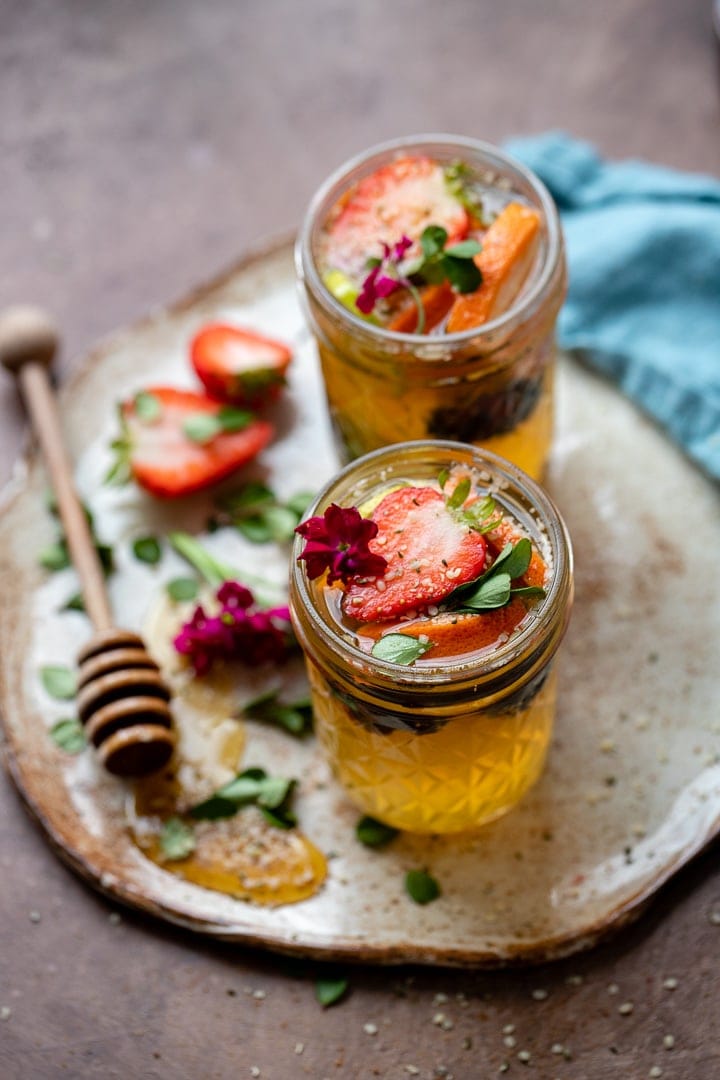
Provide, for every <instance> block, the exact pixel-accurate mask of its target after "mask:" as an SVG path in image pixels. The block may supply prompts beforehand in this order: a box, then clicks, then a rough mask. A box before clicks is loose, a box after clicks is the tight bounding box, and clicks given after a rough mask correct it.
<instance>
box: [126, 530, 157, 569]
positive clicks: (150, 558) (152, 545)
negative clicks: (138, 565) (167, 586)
mask: <svg viewBox="0 0 720 1080" xmlns="http://www.w3.org/2000/svg"><path fill="white" fill-rule="evenodd" d="M132 550H133V555H134V556H135V558H136V559H137V560H138V561H139V562H144V563H149V564H150V565H151V566H154V565H155V564H156V563H159V562H160V559H161V558H162V548H161V547H160V541H159V540H158V539H157V537H155V536H139V537H138V538H137V540H134V541H133V546H132Z"/></svg>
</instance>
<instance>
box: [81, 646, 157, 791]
mask: <svg viewBox="0 0 720 1080" xmlns="http://www.w3.org/2000/svg"><path fill="white" fill-rule="evenodd" d="M78 659H79V664H80V671H79V677H78V686H79V692H78V699H77V705H78V714H79V716H80V719H81V721H82V723H83V725H84V727H85V733H86V735H87V737H88V739H89V740H90V741H91V742H92V743H93V744H94V745H95V747H96V748H97V752H98V757H99V759H100V761H101V762H102V764H103V765H104V766H105V768H106V769H107V770H108V772H111V773H114V774H115V775H116V776H125V777H140V776H147V775H148V774H149V773H152V772H156V771H157V770H158V769H161V768H162V767H163V766H164V765H167V763H168V762H169V760H170V758H171V757H172V753H173V750H174V747H175V733H174V731H173V729H172V715H171V713H170V708H169V706H168V701H169V699H170V691H169V690H168V688H167V686H166V685H165V683H164V682H163V680H162V677H161V675H160V672H159V670H158V666H157V664H156V663H155V661H154V660H153V659H152V658H151V657H150V656H149V655H148V653H147V651H146V649H145V646H144V644H143V641H142V638H140V637H139V636H138V635H137V634H134V633H132V632H131V631H129V630H117V629H114V628H113V629H107V630H101V631H99V632H98V633H96V634H95V635H94V637H93V638H92V639H91V640H90V641H89V642H88V644H87V645H85V647H84V648H83V649H82V651H81V653H80V656H79V658H78Z"/></svg>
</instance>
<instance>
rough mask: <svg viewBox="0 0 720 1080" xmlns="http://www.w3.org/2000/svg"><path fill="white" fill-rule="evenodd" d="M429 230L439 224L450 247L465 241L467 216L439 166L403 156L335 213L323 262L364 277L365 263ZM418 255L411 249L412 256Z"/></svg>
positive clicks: (362, 185)
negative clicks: (384, 248) (429, 227)
mask: <svg viewBox="0 0 720 1080" xmlns="http://www.w3.org/2000/svg"><path fill="white" fill-rule="evenodd" d="M428 225H440V226H442V228H444V229H445V230H446V232H447V234H448V240H447V243H448V244H449V245H452V244H454V243H457V242H458V241H459V240H462V239H463V237H465V236H466V234H467V231H468V229H469V227H470V217H469V215H468V212H467V210H466V209H465V207H464V206H463V205H462V204H461V203H460V202H459V201H458V199H457V198H456V197H455V196H454V195H453V194H452V192H451V191H450V190H449V188H448V186H447V184H446V181H445V174H444V172H443V169H442V167H441V166H440V165H439V164H438V163H437V162H436V161H432V160H431V159H430V158H428V157H402V158H397V159H396V160H395V161H391V162H390V163H389V164H388V165H383V166H382V167H381V168H380V169H376V171H375V172H374V173H371V174H370V176H366V177H364V179H362V180H361V181H360V182H359V183H358V185H357V187H355V188H354V189H353V190H352V191H351V193H350V195H349V196H348V197H347V198H346V199H345V200H342V201H341V202H340V203H339V204H338V207H337V208H336V211H335V216H334V217H333V218H332V220H331V222H330V224H329V226H328V230H327V236H326V238H325V244H326V248H325V251H324V258H323V261H324V263H325V264H326V265H327V266H329V267H332V268H334V269H336V270H341V271H343V272H344V273H345V274H348V275H349V276H350V277H352V278H356V279H358V280H360V279H362V278H363V277H364V276H365V274H366V273H367V260H368V258H371V257H380V256H382V254H383V244H387V245H389V246H392V245H393V244H395V243H396V242H397V240H398V239H399V238H400V237H401V236H407V237H409V238H410V239H411V240H412V241H413V242H415V243H416V242H417V241H418V240H419V239H420V236H421V234H422V232H423V230H424V229H425V228H426V227H427V226H428ZM410 254H411V255H413V254H417V251H416V250H415V248H413V250H412V251H411V252H410Z"/></svg>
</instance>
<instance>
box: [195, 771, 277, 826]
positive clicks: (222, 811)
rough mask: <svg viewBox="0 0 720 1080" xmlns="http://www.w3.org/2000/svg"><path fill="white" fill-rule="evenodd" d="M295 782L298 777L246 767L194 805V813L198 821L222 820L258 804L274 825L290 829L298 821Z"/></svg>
mask: <svg viewBox="0 0 720 1080" xmlns="http://www.w3.org/2000/svg"><path fill="white" fill-rule="evenodd" d="M295 784H296V781H295V780H288V779H285V778H284V777H280V776H268V774H267V773H266V772H265V770H264V769H259V768H250V769H245V770H244V772H241V773H238V775H237V776H236V777H235V779H234V780H231V781H230V782H229V783H227V784H224V785H223V786H222V787H221V788H219V789H218V790H217V791H216V792H215V793H214V794H213V795H211V796H210V798H209V799H205V801H204V802H201V803H198V805H197V806H194V807H193V808H192V809H191V811H190V814H191V816H192V817H194V818H196V819H197V820H201V821H202V820H204V821H218V820H220V819H221V818H227V817H233V816H234V815H235V814H236V813H237V812H238V810H241V809H242V808H243V807H244V806H257V807H258V808H259V809H260V810H262V811H263V814H264V816H265V817H266V819H267V820H268V821H269V822H270V824H271V825H275V826H276V827H277V828H281V829H290V828H292V827H293V826H294V825H295V824H296V818H295V815H294V814H293V812H292V810H291V809H290V800H291V798H292V793H293V790H294V788H295Z"/></svg>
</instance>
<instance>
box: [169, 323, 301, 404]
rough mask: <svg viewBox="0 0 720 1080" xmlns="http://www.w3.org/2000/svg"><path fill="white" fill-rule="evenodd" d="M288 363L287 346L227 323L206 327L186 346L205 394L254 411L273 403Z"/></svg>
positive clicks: (290, 354) (288, 353) (289, 358)
mask: <svg viewBox="0 0 720 1080" xmlns="http://www.w3.org/2000/svg"><path fill="white" fill-rule="evenodd" d="M291 359H292V353H291V352H290V350H289V349H288V347H287V345H283V343H282V342H281V341H275V340H274V339H273V338H268V337H263V336H262V334H256V333H255V331H254V330H244V329H241V327H239V326H230V325H229V324H227V323H210V324H209V325H208V326H203V328H202V329H201V330H200V331H199V332H198V333H197V334H196V335H195V337H194V338H193V340H192V342H191V344H190V360H191V362H192V366H193V367H194V368H195V371H196V373H197V376H198V378H199V379H200V382H201V383H202V384H203V386H204V387H205V389H206V390H207V392H208V394H210V396H211V397H213V398H216V399H217V400H218V401H226V402H228V403H229V404H231V405H249V406H251V407H254V408H257V407H258V406H260V405H265V404H267V402H269V401H274V400H275V398H277V396H278V394H279V393H280V390H281V388H282V387H283V386H284V385H285V372H286V371H287V368H288V364H289V363H290V361H291Z"/></svg>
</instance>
